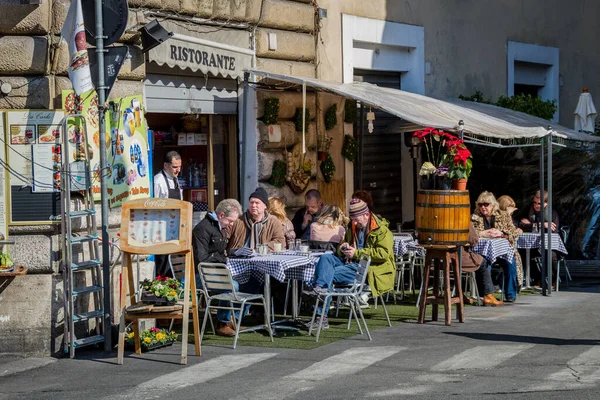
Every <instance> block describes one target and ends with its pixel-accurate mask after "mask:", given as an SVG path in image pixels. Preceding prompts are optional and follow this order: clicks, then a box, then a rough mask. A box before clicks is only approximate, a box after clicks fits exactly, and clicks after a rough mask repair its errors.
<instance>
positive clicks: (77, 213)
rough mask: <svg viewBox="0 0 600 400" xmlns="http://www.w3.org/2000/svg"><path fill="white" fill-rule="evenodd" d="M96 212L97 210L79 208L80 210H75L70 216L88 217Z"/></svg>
mask: <svg viewBox="0 0 600 400" xmlns="http://www.w3.org/2000/svg"><path fill="white" fill-rule="evenodd" d="M94 214H96V210H79V211H73V212H71V213H69V216H70V217H71V218H77V217H87V216H88V215H94Z"/></svg>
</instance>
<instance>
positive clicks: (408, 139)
mask: <svg viewBox="0 0 600 400" xmlns="http://www.w3.org/2000/svg"><path fill="white" fill-rule="evenodd" d="M404 143H405V144H406V146H407V147H408V148H409V150H410V158H412V160H413V203H414V207H415V210H416V209H417V189H418V179H419V173H418V171H419V166H418V165H417V163H418V159H419V149H420V148H421V141H420V140H419V139H418V138H417V137H415V136H413V135H412V133H407V134H405V135H404Z"/></svg>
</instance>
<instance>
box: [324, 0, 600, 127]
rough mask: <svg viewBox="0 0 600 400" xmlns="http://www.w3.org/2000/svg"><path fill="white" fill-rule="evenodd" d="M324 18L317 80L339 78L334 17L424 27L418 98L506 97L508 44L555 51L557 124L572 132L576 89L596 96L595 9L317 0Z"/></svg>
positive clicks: (519, 1) (598, 29)
mask: <svg viewBox="0 0 600 400" xmlns="http://www.w3.org/2000/svg"><path fill="white" fill-rule="evenodd" d="M318 5H319V7H322V8H326V9H327V11H328V13H327V14H328V15H327V18H326V19H323V20H321V32H320V34H321V39H322V40H321V41H319V47H318V51H317V64H318V75H319V77H320V78H322V79H327V80H336V81H340V80H341V76H342V48H341V40H340V34H341V32H342V26H341V18H342V17H341V15H342V14H350V15H357V16H363V17H368V18H374V19H380V20H388V21H393V22H399V23H404V24H409V25H419V26H423V27H424V28H425V62H430V63H431V74H430V75H425V94H426V95H429V96H434V97H457V96H458V95H461V94H465V95H470V94H472V93H473V92H474V91H475V88H477V89H479V90H481V91H482V92H483V93H484V94H485V96H487V97H491V98H493V99H497V98H498V96H500V95H506V94H507V60H506V47H507V42H508V41H509V40H511V41H517V42H524V43H531V44H539V45H544V46H551V47H558V48H559V49H560V75H561V76H562V78H563V85H562V86H561V87H560V91H559V93H560V99H559V100H560V105H561V106H560V115H559V122H560V123H561V124H562V125H565V126H567V127H573V111H574V109H575V106H576V105H577V99H578V96H579V94H580V93H581V89H582V87H583V86H587V87H589V90H590V92H591V93H592V95H596V94H597V95H598V96H600V75H598V74H597V73H596V70H597V68H598V66H600V54H599V53H598V52H597V51H595V50H594V49H595V47H597V45H596V42H597V39H598V38H600V25H599V24H598V23H597V22H596V17H597V16H598V15H599V14H600V3H599V2H592V1H585V2H565V1H561V0H515V1H495V2H481V1H475V0H470V1H464V0H449V1H443V2H440V1H435V0H402V1H400V0H388V1H385V0H371V1H369V2H365V1H362V0H344V1H337V0H319V1H318Z"/></svg>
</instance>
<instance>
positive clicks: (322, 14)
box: [317, 8, 327, 19]
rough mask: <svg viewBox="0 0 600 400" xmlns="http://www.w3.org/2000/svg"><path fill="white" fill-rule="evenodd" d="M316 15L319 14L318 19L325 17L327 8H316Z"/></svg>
mask: <svg viewBox="0 0 600 400" xmlns="http://www.w3.org/2000/svg"><path fill="white" fill-rule="evenodd" d="M317 15H318V16H319V19H323V18H327V9H326V8H317Z"/></svg>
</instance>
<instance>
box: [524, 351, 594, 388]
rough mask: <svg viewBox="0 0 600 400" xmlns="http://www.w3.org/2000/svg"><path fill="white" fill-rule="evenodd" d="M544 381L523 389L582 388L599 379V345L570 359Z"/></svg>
mask: <svg viewBox="0 0 600 400" xmlns="http://www.w3.org/2000/svg"><path fill="white" fill-rule="evenodd" d="M545 381H546V382H542V383H536V384H534V385H531V386H530V387H528V388H527V389H526V390H525V391H542V390H561V389H562V390H568V389H584V388H586V387H591V386H594V385H595V384H596V382H598V381H600V346H594V347H592V348H591V349H589V350H586V351H584V352H583V353H581V354H580V355H578V356H577V357H575V358H574V359H572V360H569V361H567V367H566V368H563V369H561V370H560V371H558V372H554V373H552V374H550V375H548V376H547V377H546V378H545Z"/></svg>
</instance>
